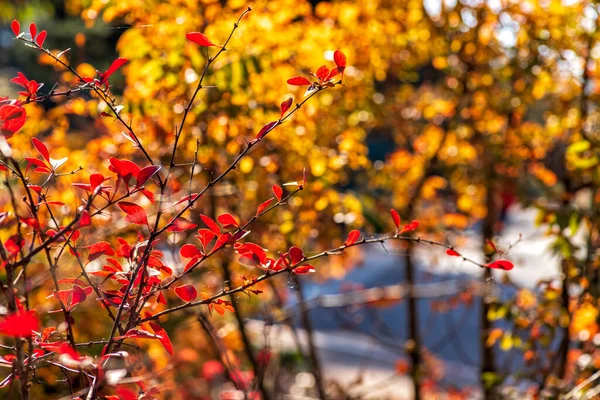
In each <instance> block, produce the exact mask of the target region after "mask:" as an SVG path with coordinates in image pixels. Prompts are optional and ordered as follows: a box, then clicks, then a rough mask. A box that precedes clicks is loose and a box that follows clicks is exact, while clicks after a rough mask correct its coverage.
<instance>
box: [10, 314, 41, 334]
mask: <svg viewBox="0 0 600 400" xmlns="http://www.w3.org/2000/svg"><path fill="white" fill-rule="evenodd" d="M39 330H40V322H39V321H38V319H37V317H36V315H35V312H33V311H26V312H24V313H15V314H11V315H8V316H7V317H6V318H4V319H3V320H2V321H0V334H3V335H7V336H13V337H31V336H32V331H36V332H37V331H39Z"/></svg>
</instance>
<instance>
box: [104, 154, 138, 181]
mask: <svg viewBox="0 0 600 400" xmlns="http://www.w3.org/2000/svg"><path fill="white" fill-rule="evenodd" d="M108 161H109V162H110V167H109V168H108V169H110V170H111V171H113V172H116V173H117V175H119V176H120V177H121V178H123V180H124V181H125V183H127V182H128V181H129V179H130V178H131V177H133V178H136V179H137V178H138V174H139V173H140V167H138V166H137V164H136V163H134V162H132V161H129V160H119V159H116V158H113V157H111V158H109V160H108Z"/></svg>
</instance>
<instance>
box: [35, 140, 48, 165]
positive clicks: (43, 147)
mask: <svg viewBox="0 0 600 400" xmlns="http://www.w3.org/2000/svg"><path fill="white" fill-rule="evenodd" d="M31 143H32V144H33V146H34V147H35V148H36V149H37V151H39V153H40V154H41V155H42V157H44V159H45V160H46V161H48V162H50V153H49V152H48V148H47V147H46V145H45V144H44V143H42V141H41V140H38V139H36V138H31Z"/></svg>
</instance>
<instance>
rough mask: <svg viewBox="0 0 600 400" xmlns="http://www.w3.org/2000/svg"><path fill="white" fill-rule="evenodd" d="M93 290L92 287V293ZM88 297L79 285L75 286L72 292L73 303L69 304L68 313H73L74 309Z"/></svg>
mask: <svg viewBox="0 0 600 400" xmlns="http://www.w3.org/2000/svg"><path fill="white" fill-rule="evenodd" d="M91 290H92V288H91V287H90V291H91ZM86 297H87V293H86V292H85V290H83V289H82V288H80V287H79V286H77V285H73V290H72V292H71V301H70V302H69V309H68V311H71V310H72V309H73V308H75V306H76V305H77V304H79V303H81V302H82V301H84V300H85V299H86Z"/></svg>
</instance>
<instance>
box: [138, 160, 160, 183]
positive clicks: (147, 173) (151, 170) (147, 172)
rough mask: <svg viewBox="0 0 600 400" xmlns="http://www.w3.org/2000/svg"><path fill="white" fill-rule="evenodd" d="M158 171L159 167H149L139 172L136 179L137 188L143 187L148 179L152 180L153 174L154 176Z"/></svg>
mask: <svg viewBox="0 0 600 400" xmlns="http://www.w3.org/2000/svg"><path fill="white" fill-rule="evenodd" d="M159 170H160V165H149V166H147V167H144V168H142V169H141V170H140V172H139V174H138V177H137V186H138V187H140V186H143V185H144V183H146V182H147V181H148V179H150V178H152V176H153V175H154V174H156V173H157V172H158V171H159Z"/></svg>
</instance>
